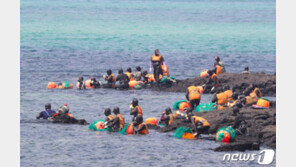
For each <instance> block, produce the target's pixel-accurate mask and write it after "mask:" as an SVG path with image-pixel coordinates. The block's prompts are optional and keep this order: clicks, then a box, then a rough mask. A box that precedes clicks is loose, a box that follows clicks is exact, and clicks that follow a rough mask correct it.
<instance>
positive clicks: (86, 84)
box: [85, 79, 95, 88]
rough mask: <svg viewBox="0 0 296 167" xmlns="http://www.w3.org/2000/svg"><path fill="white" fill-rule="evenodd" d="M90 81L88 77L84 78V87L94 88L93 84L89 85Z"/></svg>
mask: <svg viewBox="0 0 296 167" xmlns="http://www.w3.org/2000/svg"><path fill="white" fill-rule="evenodd" d="M90 83H91V80H90V79H89V80H86V81H85V87H86V88H94V87H95V86H90Z"/></svg>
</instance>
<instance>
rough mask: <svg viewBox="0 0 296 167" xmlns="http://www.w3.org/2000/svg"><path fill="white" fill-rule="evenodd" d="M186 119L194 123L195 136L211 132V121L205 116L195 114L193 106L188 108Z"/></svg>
mask: <svg viewBox="0 0 296 167" xmlns="http://www.w3.org/2000/svg"><path fill="white" fill-rule="evenodd" d="M185 117H186V120H187V121H188V122H191V123H192V124H193V125H194V129H193V131H194V133H193V135H194V136H195V137H198V136H199V135H200V134H209V129H210V123H209V122H208V121H207V120H206V119H204V118H203V117H198V116H194V115H193V113H192V110H191V108H186V116H185Z"/></svg>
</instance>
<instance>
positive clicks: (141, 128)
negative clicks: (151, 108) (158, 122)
mask: <svg viewBox="0 0 296 167" xmlns="http://www.w3.org/2000/svg"><path fill="white" fill-rule="evenodd" d="M132 126H133V130H134V134H148V133H149V130H148V127H147V125H146V124H145V123H144V122H143V117H142V116H141V115H138V116H136V118H135V121H134V122H133V123H132Z"/></svg>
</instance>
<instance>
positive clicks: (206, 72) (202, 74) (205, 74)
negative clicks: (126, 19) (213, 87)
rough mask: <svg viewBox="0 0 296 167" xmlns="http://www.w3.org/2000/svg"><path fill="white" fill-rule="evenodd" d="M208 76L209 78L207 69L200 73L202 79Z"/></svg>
mask: <svg viewBox="0 0 296 167" xmlns="http://www.w3.org/2000/svg"><path fill="white" fill-rule="evenodd" d="M207 76H209V73H208V70H207V69H204V70H202V72H201V73H200V77H207Z"/></svg>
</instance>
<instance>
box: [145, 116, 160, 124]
mask: <svg viewBox="0 0 296 167" xmlns="http://www.w3.org/2000/svg"><path fill="white" fill-rule="evenodd" d="M145 123H146V124H150V125H158V120H157V118H155V117H149V118H147V119H146V120H145Z"/></svg>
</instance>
